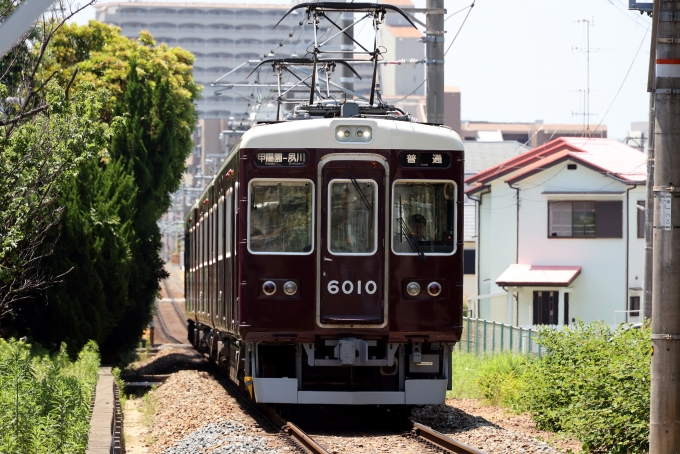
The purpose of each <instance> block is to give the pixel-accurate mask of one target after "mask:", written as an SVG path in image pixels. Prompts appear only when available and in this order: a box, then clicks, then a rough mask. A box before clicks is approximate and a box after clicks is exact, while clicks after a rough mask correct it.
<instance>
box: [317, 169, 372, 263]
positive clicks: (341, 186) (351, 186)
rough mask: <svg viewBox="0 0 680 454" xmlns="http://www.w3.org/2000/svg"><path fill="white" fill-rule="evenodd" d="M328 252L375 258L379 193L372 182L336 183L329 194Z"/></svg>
mask: <svg viewBox="0 0 680 454" xmlns="http://www.w3.org/2000/svg"><path fill="white" fill-rule="evenodd" d="M328 197H329V199H330V200H329V210H328V212H329V217H330V219H329V221H330V222H329V223H328V229H329V250H330V252H331V253H332V254H337V255H340V254H351V255H372V254H373V253H375V251H376V247H377V242H378V239H377V230H376V223H377V210H375V209H374V207H375V206H376V204H377V203H376V202H377V197H378V189H377V186H376V183H375V181H373V180H356V179H354V178H352V179H350V180H333V181H331V182H330V191H329V195H328Z"/></svg>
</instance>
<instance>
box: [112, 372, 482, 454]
mask: <svg viewBox="0 0 680 454" xmlns="http://www.w3.org/2000/svg"><path fill="white" fill-rule="evenodd" d="M213 376H214V378H215V379H216V380H217V381H218V382H219V383H220V384H221V385H222V386H223V387H224V388H225V389H226V390H227V391H228V392H229V394H231V395H232V396H233V397H234V398H236V399H237V400H238V401H239V403H240V404H241V405H242V406H243V407H245V408H246V409H247V411H248V412H249V413H250V414H251V416H253V417H254V418H255V419H256V420H257V421H258V422H259V423H260V424H262V423H265V424H268V425H269V426H271V428H272V429H274V430H276V431H280V432H281V433H282V434H285V435H286V436H287V437H289V439H290V441H291V442H292V443H293V444H294V446H295V447H296V448H297V449H298V450H299V451H300V452H307V453H312V454H329V451H327V450H326V449H325V448H324V447H323V446H322V445H321V444H320V443H318V442H317V441H316V440H315V439H314V437H313V436H311V435H309V434H308V433H306V432H305V431H304V430H303V429H301V428H300V427H299V426H298V425H296V424H295V423H293V422H292V421H289V420H286V419H284V418H283V417H282V416H281V415H279V414H278V413H276V412H275V411H274V409H272V408H271V407H270V406H267V405H265V404H258V403H255V402H253V401H252V400H250V399H248V398H247V397H246V396H245V395H244V394H243V392H242V391H241V390H240V389H239V388H238V387H237V386H236V385H234V384H233V383H232V382H231V381H230V380H228V379H225V378H222V377H219V376H218V374H216V373H213ZM168 377H169V375H147V376H137V377H128V378H126V379H125V380H126V387H130V388H139V387H151V386H153V385H159V384H161V383H163V382H164V381H165V379H167V378H168ZM127 380H129V382H128V381H127ZM395 424H397V425H398V426H400V427H401V426H403V427H405V428H406V431H407V432H408V433H407V434H406V435H407V436H408V438H411V439H415V440H416V441H418V442H420V443H423V444H426V445H428V447H431V448H435V450H436V451H439V452H446V453H455V454H484V452H483V451H480V450H478V449H476V448H473V447H471V446H468V445H465V444H463V443H460V442H458V441H456V440H454V439H452V438H450V437H447V436H446V435H444V434H442V433H440V432H437V431H436V430H434V429H432V428H430V427H428V426H425V425H423V424H420V423H417V422H414V421H411V420H410V419H404V420H399V421H395Z"/></svg>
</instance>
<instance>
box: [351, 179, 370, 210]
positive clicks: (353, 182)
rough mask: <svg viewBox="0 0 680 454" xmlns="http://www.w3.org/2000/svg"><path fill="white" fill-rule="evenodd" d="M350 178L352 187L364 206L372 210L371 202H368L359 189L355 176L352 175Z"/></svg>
mask: <svg viewBox="0 0 680 454" xmlns="http://www.w3.org/2000/svg"><path fill="white" fill-rule="evenodd" d="M350 180H351V181H352V184H353V185H354V189H356V190H357V192H358V193H359V195H360V196H361V200H363V201H364V205H366V208H368V211H373V207H372V206H371V204H369V203H368V199H367V198H366V196H365V195H364V191H362V190H361V187H360V186H359V183H357V180H356V178H354V177H352V178H350Z"/></svg>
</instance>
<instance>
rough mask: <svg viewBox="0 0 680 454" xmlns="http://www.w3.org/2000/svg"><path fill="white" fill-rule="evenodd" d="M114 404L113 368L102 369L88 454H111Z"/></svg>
mask: <svg viewBox="0 0 680 454" xmlns="http://www.w3.org/2000/svg"><path fill="white" fill-rule="evenodd" d="M114 404H115V399H114V395H113V375H111V368H110V367H100V368H99V374H98V377H97V387H96V389H95V397H94V408H93V409H92V418H91V419H90V435H89V440H88V443H87V454H109V453H110V452H111V445H112V440H113V436H112V433H111V427H112V422H113V417H114V409H115V406H114Z"/></svg>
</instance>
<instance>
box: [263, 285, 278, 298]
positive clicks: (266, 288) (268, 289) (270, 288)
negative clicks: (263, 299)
mask: <svg viewBox="0 0 680 454" xmlns="http://www.w3.org/2000/svg"><path fill="white" fill-rule="evenodd" d="M262 292H263V293H264V294H265V295H267V296H272V295H273V294H274V293H276V284H275V283H273V282H272V281H267V282H265V283H264V284H262Z"/></svg>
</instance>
